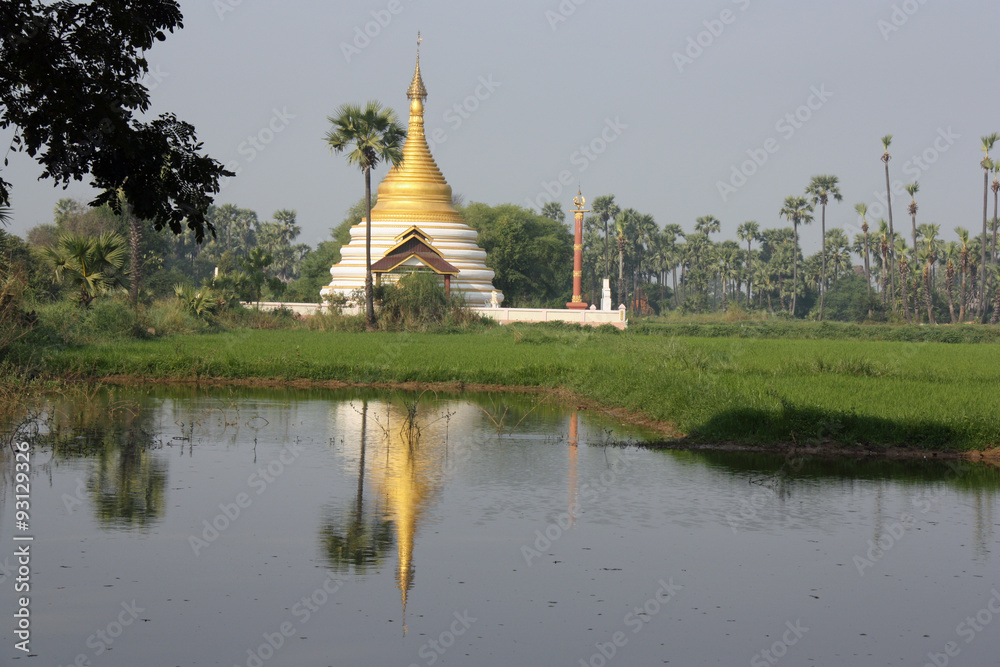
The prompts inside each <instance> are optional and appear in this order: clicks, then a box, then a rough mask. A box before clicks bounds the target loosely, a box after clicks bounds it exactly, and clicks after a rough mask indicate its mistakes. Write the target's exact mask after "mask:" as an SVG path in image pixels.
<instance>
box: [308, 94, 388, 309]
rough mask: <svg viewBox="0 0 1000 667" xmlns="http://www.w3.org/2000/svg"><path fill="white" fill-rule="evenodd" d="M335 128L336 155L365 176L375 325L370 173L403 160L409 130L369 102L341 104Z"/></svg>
mask: <svg viewBox="0 0 1000 667" xmlns="http://www.w3.org/2000/svg"><path fill="white" fill-rule="evenodd" d="M327 120H329V122H330V123H331V124H332V125H333V128H332V129H331V130H330V131H329V132H328V133H327V135H326V142H327V144H329V146H330V150H331V151H333V152H334V153H343V152H344V151H348V153H347V162H348V163H349V164H354V165H357V166H358V168H360V169H361V172H362V173H363V174H364V176H365V202H366V204H367V206H366V212H365V221H366V223H365V224H366V230H365V319H366V320H367V322H368V326H369V327H374V326H375V301H374V294H373V287H372V208H371V199H372V177H371V171H372V169H374V168H375V167H377V166H378V165H379V164H380V163H382V162H389V163H391V164H392V165H393V166H396V165H398V164H400V163H401V162H402V161H403V149H402V144H403V140H404V139H405V138H406V130H404V129H403V127H402V126H401V125H400V124H399V123H398V122H397V121H396V113H395V112H394V111H393V110H392V109H388V108H383V107H382V105H381V104H380V103H379V102H376V101H374V100H373V101H371V102H368V104H367V106H365V108H364V109H362V108H361V107H360V106H356V105H353V104H344V105H342V106H341V107H340V108H339V109H337V111H336V112H335V114H334V115H333V116H330V117H329V118H327Z"/></svg>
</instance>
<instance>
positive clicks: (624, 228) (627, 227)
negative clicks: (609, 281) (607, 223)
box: [615, 208, 639, 303]
mask: <svg viewBox="0 0 1000 667" xmlns="http://www.w3.org/2000/svg"><path fill="white" fill-rule="evenodd" d="M638 217H639V212H638V211H636V210H635V209H634V208H627V209H625V210H624V211H621V212H619V213H618V215H617V216H615V234H616V236H617V240H618V303H625V301H626V299H627V296H626V293H625V248H626V246H627V244H628V239H629V238H630V237H631V236H632V234H633V233H634V231H635V224H636V219H637V218H638Z"/></svg>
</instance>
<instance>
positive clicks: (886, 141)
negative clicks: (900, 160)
mask: <svg viewBox="0 0 1000 667" xmlns="http://www.w3.org/2000/svg"><path fill="white" fill-rule="evenodd" d="M891 143H892V135H891V134H887V135H885V136H884V137H882V151H883V152H882V162H883V164H885V202H886V207H887V208H888V209H889V279H890V280H891V281H892V294H893V310H895V308H896V306H895V295H896V274H895V272H894V271H893V256H892V253H893V250H894V249H895V246H896V233H895V232H894V231H893V229H892V189H891V188H890V187H889V160H891V159H892V156H891V155H889V145H890V144H891Z"/></svg>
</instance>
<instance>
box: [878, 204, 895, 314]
mask: <svg viewBox="0 0 1000 667" xmlns="http://www.w3.org/2000/svg"><path fill="white" fill-rule="evenodd" d="M876 238H877V239H878V249H879V252H878V257H880V258H881V262H880V263H881V265H882V305H883V306H886V307H888V306H889V302H890V300H895V298H896V295H895V293H893V292H891V290H890V285H892V284H895V281H894V280H892V278H891V277H890V276H889V273H890V272H891V271H892V262H891V257H892V250H891V249H890V248H889V245H890V244H889V239H891V238H892V234H891V233H890V232H889V223H888V222H886V221H885V219H884V218H883V219H880V220H879V221H878V234H877V235H876Z"/></svg>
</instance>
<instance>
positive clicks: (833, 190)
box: [806, 174, 844, 322]
mask: <svg viewBox="0 0 1000 667" xmlns="http://www.w3.org/2000/svg"><path fill="white" fill-rule="evenodd" d="M806 196H808V197H810V198H811V201H812V205H813V206H816V204H819V205H820V207H821V209H820V210H821V211H822V213H821V215H820V220H821V222H820V238H821V239H822V242H823V246H822V249H821V253H822V258H823V273H822V276H821V278H820V291H819V320H820V321H821V322H822V321H823V297H824V296H825V294H826V204H827V202H828V201H829V199H830V197H833V199H834V201H842V200H843V199H844V198H843V196H841V194H840V187H839V179H838V178H837V177H836V176H830V175H828V174H823V175H821V176H813V177H812V180H811V181H810V182H809V185H808V186H806Z"/></svg>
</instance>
